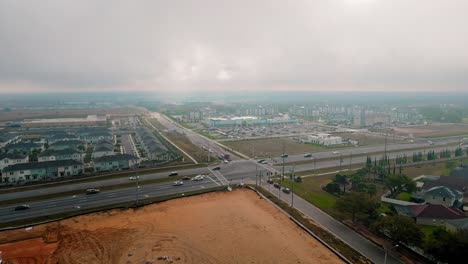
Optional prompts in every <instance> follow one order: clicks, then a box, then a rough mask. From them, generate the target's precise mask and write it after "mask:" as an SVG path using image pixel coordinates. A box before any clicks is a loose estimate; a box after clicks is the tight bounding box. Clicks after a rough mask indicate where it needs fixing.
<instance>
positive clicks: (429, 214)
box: [411, 204, 465, 219]
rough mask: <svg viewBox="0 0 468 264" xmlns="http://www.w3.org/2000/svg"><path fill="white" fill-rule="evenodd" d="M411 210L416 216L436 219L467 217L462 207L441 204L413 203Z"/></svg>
mask: <svg viewBox="0 0 468 264" xmlns="http://www.w3.org/2000/svg"><path fill="white" fill-rule="evenodd" d="M411 211H412V212H413V216H414V217H423V218H435V219H459V218H464V217H465V213H463V211H461V210H460V209H457V208H452V207H447V206H445V205H441V204H422V205H411Z"/></svg>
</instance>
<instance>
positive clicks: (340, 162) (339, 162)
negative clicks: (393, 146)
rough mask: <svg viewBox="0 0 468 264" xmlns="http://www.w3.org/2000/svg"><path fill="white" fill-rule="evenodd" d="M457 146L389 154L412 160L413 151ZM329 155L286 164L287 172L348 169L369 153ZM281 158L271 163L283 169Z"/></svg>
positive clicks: (393, 157)
mask: <svg viewBox="0 0 468 264" xmlns="http://www.w3.org/2000/svg"><path fill="white" fill-rule="evenodd" d="M456 148H457V146H447V147H434V148H431V149H420V150H407V151H401V152H390V153H387V156H389V158H390V159H395V158H396V157H397V156H403V155H406V156H407V157H408V159H410V160H411V159H412V157H413V153H415V152H419V151H421V152H423V153H427V152H428V151H430V150H434V151H435V152H440V151H441V150H445V149H449V150H451V151H452V154H453V151H454V150H455V149H456ZM332 155H333V154H332ZM364 155H365V154H364ZM353 156H354V154H353ZM369 156H370V157H371V158H372V160H374V159H377V160H378V159H379V158H381V157H382V154H369ZM327 157H334V158H335V159H331V160H322V161H321V160H318V161H316V162H314V161H313V160H311V162H310V163H306V164H297V165H289V166H285V173H286V172H289V171H290V170H292V168H293V167H294V170H295V171H309V170H315V169H323V168H330V167H338V168H339V167H341V168H342V169H346V168H348V167H349V165H350V164H351V165H353V164H364V163H365V162H366V158H367V155H366V156H354V157H342V158H341V159H340V155H333V156H327ZM306 159H310V158H304V157H302V160H306ZM281 160H282V159H281V158H277V159H276V160H274V161H272V162H271V163H270V164H271V165H275V167H276V168H277V169H278V170H282V166H281V162H282V161H281ZM285 162H291V161H290V160H289V158H286V159H285Z"/></svg>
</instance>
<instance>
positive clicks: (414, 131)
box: [394, 123, 468, 138]
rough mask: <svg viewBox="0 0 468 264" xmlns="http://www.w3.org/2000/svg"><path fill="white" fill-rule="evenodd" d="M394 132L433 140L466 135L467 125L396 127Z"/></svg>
mask: <svg viewBox="0 0 468 264" xmlns="http://www.w3.org/2000/svg"><path fill="white" fill-rule="evenodd" d="M394 130H395V132H396V133H397V134H399V135H401V136H408V135H413V136H414V137H423V138H434V137H449V136H462V135H468V124H441V123H437V124H430V125H426V126H412V127H397V128H394Z"/></svg>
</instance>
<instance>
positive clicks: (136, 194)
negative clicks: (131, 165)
mask: <svg viewBox="0 0 468 264" xmlns="http://www.w3.org/2000/svg"><path fill="white" fill-rule="evenodd" d="M135 175H137V170H136V168H135ZM135 178H136V188H135V205H136V206H138V198H139V197H138V191H139V188H140V186H139V180H140V176H138V175H137V176H135Z"/></svg>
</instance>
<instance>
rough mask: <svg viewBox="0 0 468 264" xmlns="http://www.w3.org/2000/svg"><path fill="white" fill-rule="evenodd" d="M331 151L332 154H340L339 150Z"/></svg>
mask: <svg viewBox="0 0 468 264" xmlns="http://www.w3.org/2000/svg"><path fill="white" fill-rule="evenodd" d="M332 153H333V155H338V154H340V152H339V151H333V152H332Z"/></svg>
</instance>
